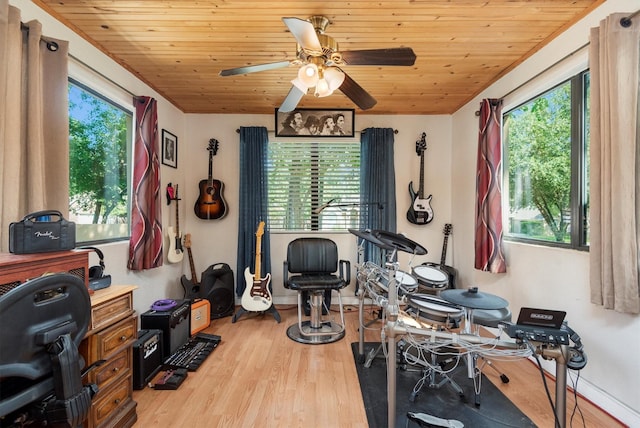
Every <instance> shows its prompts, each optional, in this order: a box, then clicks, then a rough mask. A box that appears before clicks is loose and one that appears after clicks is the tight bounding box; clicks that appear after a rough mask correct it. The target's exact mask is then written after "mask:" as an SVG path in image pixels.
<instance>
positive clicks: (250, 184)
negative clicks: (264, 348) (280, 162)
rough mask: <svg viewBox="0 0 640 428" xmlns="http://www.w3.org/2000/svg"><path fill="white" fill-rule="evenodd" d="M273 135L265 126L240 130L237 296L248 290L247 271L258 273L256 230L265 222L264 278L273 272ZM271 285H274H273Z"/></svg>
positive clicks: (262, 249)
mask: <svg viewBox="0 0 640 428" xmlns="http://www.w3.org/2000/svg"><path fill="white" fill-rule="evenodd" d="M268 144H269V135H268V134H267V128H265V127H261V126H254V127H240V165H239V171H240V189H239V191H240V206H239V222H238V262H237V263H238V264H237V271H236V272H237V278H238V280H237V281H236V294H237V295H238V296H242V293H243V292H244V289H245V287H246V284H245V280H244V274H243V273H244V270H245V268H247V267H249V268H250V270H251V272H252V273H254V274H255V272H253V271H254V267H255V250H256V230H257V229H258V225H259V223H260V222H261V221H264V222H265V230H264V235H263V236H262V248H261V251H262V261H261V272H260V276H261V277H263V278H264V276H265V275H266V274H267V272H271V245H270V241H271V240H270V239H269V224H268V222H267V201H268V192H267V169H266V168H267V148H268ZM269 286H271V285H269Z"/></svg>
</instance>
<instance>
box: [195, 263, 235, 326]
mask: <svg viewBox="0 0 640 428" xmlns="http://www.w3.org/2000/svg"><path fill="white" fill-rule="evenodd" d="M234 284H235V283H234V279H233V271H232V270H231V268H230V267H229V265H228V264H226V263H217V264H214V265H211V266H209V267H208V268H207V269H206V270H205V271H204V272H202V279H201V280H200V296H199V297H202V298H204V299H207V300H208V301H209V303H210V304H211V319H216V318H223V317H228V316H231V315H233V311H234V309H235V296H234V293H233V290H234Z"/></svg>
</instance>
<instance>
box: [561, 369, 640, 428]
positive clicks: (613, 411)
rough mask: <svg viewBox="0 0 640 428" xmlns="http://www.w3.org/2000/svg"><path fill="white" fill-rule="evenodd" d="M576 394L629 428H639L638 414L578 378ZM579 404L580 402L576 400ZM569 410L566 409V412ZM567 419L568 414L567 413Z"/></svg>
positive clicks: (639, 418)
mask: <svg viewBox="0 0 640 428" xmlns="http://www.w3.org/2000/svg"><path fill="white" fill-rule="evenodd" d="M578 393H579V394H580V395H581V396H583V397H584V398H586V399H587V400H589V401H591V402H592V403H593V404H594V405H595V406H597V407H599V408H601V409H602V410H604V411H605V412H607V413H608V414H610V415H611V416H613V417H614V418H616V419H618V420H619V421H620V422H622V423H624V424H625V425H627V426H629V427H640V413H639V412H637V411H635V410H633V409H632V408H630V407H629V406H627V405H625V404H624V403H621V402H620V401H618V400H617V399H615V398H613V397H612V396H611V395H609V394H607V393H606V392H605V391H603V390H602V389H600V388H598V387H597V386H595V385H594V384H592V383H590V382H589V381H587V380H585V379H584V378H580V381H579V383H578ZM578 404H580V400H578ZM568 411H569V409H567V412H568ZM567 417H569V414H568V413H567Z"/></svg>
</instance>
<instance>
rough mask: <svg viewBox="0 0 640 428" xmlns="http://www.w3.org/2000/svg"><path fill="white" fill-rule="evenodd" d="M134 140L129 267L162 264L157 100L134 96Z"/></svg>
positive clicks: (132, 268)
mask: <svg viewBox="0 0 640 428" xmlns="http://www.w3.org/2000/svg"><path fill="white" fill-rule="evenodd" d="M134 104H135V106H136V141H135V145H134V160H133V192H132V193H133V201H132V209H131V240H130V241H129V262H128V268H129V269H130V270H143V269H153V268H156V267H159V266H162V261H163V257H162V222H161V219H162V217H161V208H162V206H161V196H160V160H159V156H158V150H159V144H158V110H157V102H156V100H155V99H153V98H150V97H136V98H135V100H134Z"/></svg>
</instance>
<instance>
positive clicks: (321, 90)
mask: <svg viewBox="0 0 640 428" xmlns="http://www.w3.org/2000/svg"><path fill="white" fill-rule="evenodd" d="M332 93H333V90H332V89H331V88H330V87H329V83H328V82H327V80H326V79H324V78H322V79H320V80H318V83H317V84H316V90H315V91H314V93H313V94H314V95H315V96H316V97H328V96H329V95H331V94H332Z"/></svg>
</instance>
